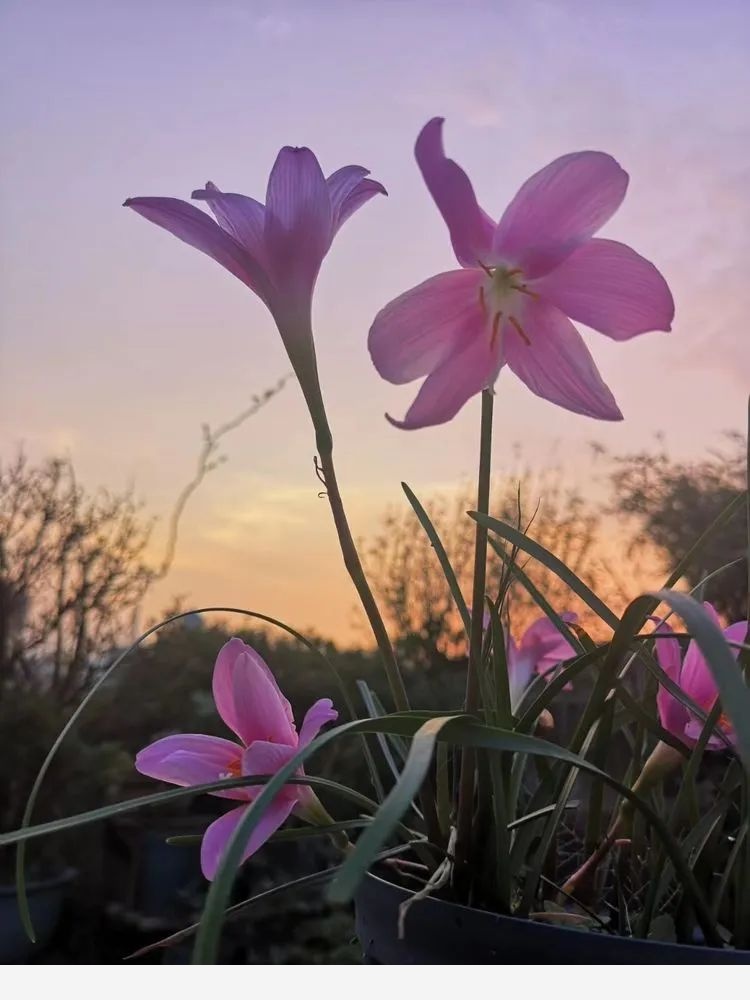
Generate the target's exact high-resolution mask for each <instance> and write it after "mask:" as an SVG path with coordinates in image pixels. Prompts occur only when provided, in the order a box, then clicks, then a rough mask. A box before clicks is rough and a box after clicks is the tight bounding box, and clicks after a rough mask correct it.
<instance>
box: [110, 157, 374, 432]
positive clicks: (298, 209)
mask: <svg viewBox="0 0 750 1000" xmlns="http://www.w3.org/2000/svg"><path fill="white" fill-rule="evenodd" d="M368 173H369V171H368V170H365V168H364V167H357V166H349V167H342V168H341V169H340V170H337V171H335V172H334V173H333V174H331V175H330V177H324V175H323V171H322V170H321V169H320V164H319V163H318V161H317V159H316V157H315V154H314V153H313V152H312V151H311V150H309V149H307V148H305V147H302V148H295V147H293V146H284V147H283V149H281V151H280V152H279V154H278V156H277V157H276V162H275V163H274V165H273V169H272V170H271V175H270V177H269V179H268V187H267V190H266V203H265V205H263V204H262V203H261V202H259V201H255V199H253V198H248V197H246V196H245V195H241V194H225V193H223V192H222V191H220V190H219V189H218V188H217V187H216V185H215V184H212V183H211V182H210V181H209V182H208V183H207V184H206V186H205V188H202V189H200V190H198V191H194V192H193V195H192V197H193V198H195V199H199V200H201V201H205V202H207V203H208V207H209V208H210V210H211V211H212V212H213V214H214V216H215V218H216V221H214V220H213V219H212V218H211V216H210V215H207V214H206V213H205V212H201V211H200V210H199V209H198V208H196V207H195V205H191V204H190V202H187V201H181V200H180V199H178V198H151V197H149V198H128V200H127V201H126V202H125V206H126V207H127V208H132V209H133V210H134V211H135V212H137V213H138V214H139V215H142V216H143V217H144V218H145V219H148V220H149V221H150V222H154V223H156V225H157V226H161V227H162V229H166V230H168V231H169V232H170V233H173V234H174V235H175V236H177V237H178V239H181V240H182V241H183V242H184V243H188V244H189V245H190V246H193V247H196V248H197V249H198V250H202V251H203V253H205V254H208V256H209V257H213V259H214V260H215V261H217V262H218V263H219V264H221V265H222V267H225V268H226V269H227V270H228V271H230V272H231V273H232V274H233V275H234V276H235V277H236V278H239V279H240V281H242V282H243V283H244V284H245V285H247V286H248V288H250V289H251V290H252V291H253V292H255V293H256V295H258V296H259V297H260V298H261V299H262V300H263V301H264V302H265V304H266V305H267V306H268V308H269V309H270V311H271V313H272V315H273V318H274V320H275V321H276V325H277V326H278V329H279V333H280V334H281V339H282V340H283V342H284V346H285V347H286V350H287V353H288V354H289V359H290V361H291V362H292V367H293V368H294V371H295V374H296V375H297V378H298V379H299V383H300V386H301V388H302V391H303V392H304V394H305V398H306V400H307V403H308V406H310V408H311V411H314V410H315V409H316V407H317V406H318V400H319V393H320V387H319V384H318V373H317V364H316V361H315V345H314V343H313V335H312V325H311V307H312V295H313V289H314V287H315V281H316V279H317V276H318V271H319V270H320V265H321V264H322V262H323V258H324V257H325V255H326V254H327V253H328V250H329V249H330V247H331V243H332V241H333V238H334V236H335V235H336V233H337V232H338V230H339V229H340V228H341V226H342V225H343V224H344V222H346V220H347V219H348V218H349V216H350V215H352V214H353V213H354V212H356V210H357V209H358V208H360V207H361V206H362V205H364V204H365V202H366V201H369V199H370V198H372V197H373V195H375V194H378V193H381V194H385V193H386V191H385V188H384V187H383V186H382V184H379V183H378V182H377V181H373V180H369V179H368V177H367V175H368ZM313 415H315V413H313Z"/></svg>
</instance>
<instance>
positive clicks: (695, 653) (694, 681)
mask: <svg viewBox="0 0 750 1000" xmlns="http://www.w3.org/2000/svg"><path fill="white" fill-rule="evenodd" d="M703 607H704V608H705V609H706V611H707V612H708V614H709V615H710V616H711V618H712V619H713V620H714V622H715V623H716V625H718V626H719V627H720V626H721V623H720V621H719V616H718V614H717V613H716V609H715V608H714V606H713V605H712V604H709V603H708V602H704V604H703ZM656 631H657V634H658V635H660V636H663V638H659V639H656V640H655V642H654V645H655V647H656V657H657V659H658V661H659V666H660V667H661V668H662V670H663V671H664V673H665V674H666V675H667V677H669V679H670V680H672V681H674V682H675V684H677V685H679V687H680V688H681V689H682V690H683V691H684V692H685V694H686V695H687V696H688V697H689V698H690V699H691V700H692V701H694V702H695V704H696V705H698V706H699V707H700V708H702V709H703V710H704V711H705V712H707V713H708V712H710V711H711V709H712V708H713V707H714V704H715V703H716V699H717V698H718V697H719V691H718V688H717V687H716V682H715V681H714V678H713V674H712V673H711V669H710V667H709V665H708V663H707V662H706V658H705V657H704V656H703V654H702V653H701V651H700V647H699V646H698V644H697V643H696V641H695V640H694V639H691V640H690V644H689V645H688V648H687V652H686V653H685V656H684V658H683V656H682V652H681V649H680V643H679V642H678V640H677V639H676V638H674V635H673V632H672V629H671V628H670V627H669V625H667V624H665V623H664V622H662V623H660V624H659V626H658V627H657V630H656ZM746 635H747V622H735V623H734V625H730V626H729V627H728V628H725V629H724V638H725V639H727V641H728V642H744V641H745V637H746ZM738 652H739V651H738V650H737V649H733V653H734V655H735V657H736V656H737V655H738ZM656 705H657V709H658V712H659V719H660V721H661V724H662V726H663V727H664V728H665V729H666V730H667V732H670V733H672V735H673V736H676V737H677V738H678V739H679V740H682V742H683V743H685V744H687V745H688V746H691V747H692V746H695V743H696V741H697V739H698V737H699V736H700V734H701V731H702V730H703V722H702V721H701V719H699V718H697V717H696V716H695V715H694V714H693V713H691V712H690V711H688V709H687V708H686V707H685V706H684V705H683V704H682V703H681V702H679V701H678V700H677V699H676V698H675V697H674V695H672V694H670V693H669V691H667V689H666V688H665V687H664V685H663V684H660V685H659V691H658V693H657V695H656ZM717 728H718V729H720V730H721V731H722V732H723V733H724V734H725V736H726V740H723V739H722V738H721V737H720V736H718V735H716V734H713V735H712V736H711V737H710V738H709V740H708V744H707V746H708V749H709V750H723V749H726V746H727V741H728V742H729V743H731V744H733V743H734V742H735V733H734V730H733V728H732V724H731V722H730V720H729V718H728V717H727V716H726V715H724V714H722V715H721V716H720V717H719V721H718V726H717Z"/></svg>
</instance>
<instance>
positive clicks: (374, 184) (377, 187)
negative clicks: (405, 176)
mask: <svg viewBox="0 0 750 1000" xmlns="http://www.w3.org/2000/svg"><path fill="white" fill-rule="evenodd" d="M376 194H384V195H386V196H387V195H388V192H387V191H386V189H385V188H384V187H383V185H382V184H381V183H380V181H373V180H371V179H370V178H369V177H366V178H365V179H364V180H363V181H360V182H359V184H358V185H357V186H356V187H355V188H354V190H353V191H352V192H351V193H350V194H349V196H348V197H347V199H346V201H344V202H343V204H342V205H341V208H340V209H339V213H338V217H337V219H336V231H337V232H338V230H339V229H341V227H342V226H343V224H344V223H345V222H346V220H347V219H348V218H350V216H352V215H354V213H355V212H356V211H358V210H359V209H360V208H362V206H363V205H365V204H366V203H367V202H368V201H369V200H370V199H371V198H374V197H375V195H376Z"/></svg>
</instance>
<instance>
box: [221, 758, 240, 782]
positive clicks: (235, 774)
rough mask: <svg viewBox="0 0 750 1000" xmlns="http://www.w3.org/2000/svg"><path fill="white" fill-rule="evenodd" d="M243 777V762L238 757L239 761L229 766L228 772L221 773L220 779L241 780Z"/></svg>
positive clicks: (234, 761)
mask: <svg viewBox="0 0 750 1000" xmlns="http://www.w3.org/2000/svg"><path fill="white" fill-rule="evenodd" d="M241 777H242V761H241V759H240V758H239V757H238V758H237V760H233V761H232V762H231V764H228V765H227V769H226V771H221V772H220V773H219V778H220V779H221V780H223V779H224V778H241Z"/></svg>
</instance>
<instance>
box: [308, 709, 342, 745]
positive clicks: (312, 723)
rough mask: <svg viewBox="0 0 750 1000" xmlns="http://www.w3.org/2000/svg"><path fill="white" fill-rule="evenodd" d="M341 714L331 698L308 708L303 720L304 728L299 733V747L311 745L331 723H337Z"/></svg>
mask: <svg viewBox="0 0 750 1000" xmlns="http://www.w3.org/2000/svg"><path fill="white" fill-rule="evenodd" d="M338 717H339V713H338V712H337V711H336V709H335V708H334V707H333V702H332V701H331V699H330V698H321V699H320V700H319V701H316V702H315V704H314V705H312V706H311V707H310V708H308V710H307V713H306V715H305V717H304V719H303V720H302V728H301V729H300V733H299V745H300V746H302V747H304V746H307V744H308V743H311V742H312V741H313V740H314V739H315V737H316V736H317V735H318V733H319V732H320V730H321V729H322V728H323V726H325V725H326V724H327V723H329V722H335V721H336V719H338Z"/></svg>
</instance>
